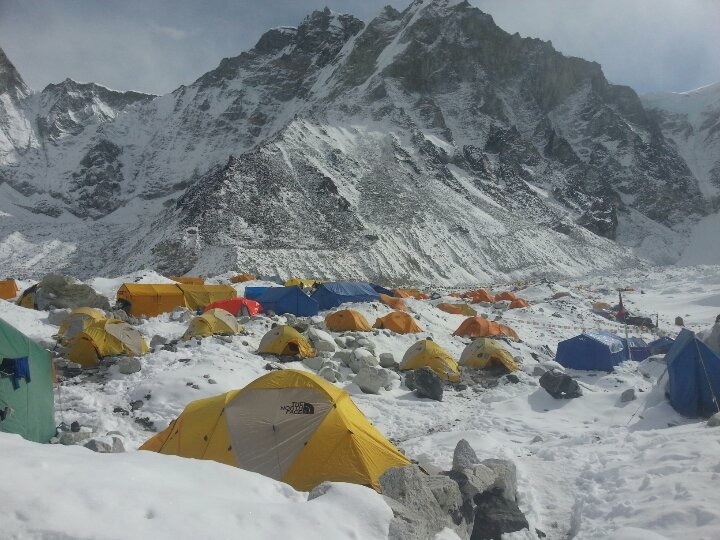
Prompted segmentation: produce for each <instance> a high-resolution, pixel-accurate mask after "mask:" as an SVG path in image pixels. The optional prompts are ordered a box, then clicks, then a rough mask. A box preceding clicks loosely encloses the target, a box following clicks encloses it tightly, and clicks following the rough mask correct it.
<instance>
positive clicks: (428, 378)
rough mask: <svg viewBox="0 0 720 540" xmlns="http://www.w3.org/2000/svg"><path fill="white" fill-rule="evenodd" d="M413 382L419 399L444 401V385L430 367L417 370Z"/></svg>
mask: <svg viewBox="0 0 720 540" xmlns="http://www.w3.org/2000/svg"><path fill="white" fill-rule="evenodd" d="M413 381H414V382H413V384H414V385H415V394H417V395H418V397H421V398H423V397H424V398H430V399H434V400H435V401H442V398H443V384H442V381H441V380H440V377H438V375H437V373H435V372H434V371H433V370H432V369H430V368H429V367H424V368H420V369H416V370H415V376H414V379H413Z"/></svg>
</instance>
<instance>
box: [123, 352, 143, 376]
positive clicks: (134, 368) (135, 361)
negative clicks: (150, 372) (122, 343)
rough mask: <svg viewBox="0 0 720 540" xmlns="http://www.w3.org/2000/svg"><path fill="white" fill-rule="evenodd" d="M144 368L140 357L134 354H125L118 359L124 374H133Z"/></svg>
mask: <svg viewBox="0 0 720 540" xmlns="http://www.w3.org/2000/svg"><path fill="white" fill-rule="evenodd" d="M141 369H142V364H141V363H140V359H139V358H135V357H134V356H124V357H122V358H121V359H120V360H118V371H120V373H122V374H123V375H132V374H133V373H137V372H138V371H140V370H141Z"/></svg>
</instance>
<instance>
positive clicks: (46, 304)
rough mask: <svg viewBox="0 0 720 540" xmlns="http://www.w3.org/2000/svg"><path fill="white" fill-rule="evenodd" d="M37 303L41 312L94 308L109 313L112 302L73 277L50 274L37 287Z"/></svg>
mask: <svg viewBox="0 0 720 540" xmlns="http://www.w3.org/2000/svg"><path fill="white" fill-rule="evenodd" d="M35 303H36V304H37V307H38V309H39V310H42V311H49V310H51V309H62V308H68V309H75V308H78V307H94V308H100V309H103V310H106V311H108V310H109V309H110V302H108V299H107V298H106V297H104V296H103V295H102V294H99V293H97V292H95V290H94V289H93V288H92V287H90V286H89V285H85V284H84V283H82V282H80V281H78V280H76V279H75V278H74V277H71V276H62V275H60V274H48V275H47V276H45V277H44V278H43V279H42V281H40V283H38V285H37V289H36V290H35Z"/></svg>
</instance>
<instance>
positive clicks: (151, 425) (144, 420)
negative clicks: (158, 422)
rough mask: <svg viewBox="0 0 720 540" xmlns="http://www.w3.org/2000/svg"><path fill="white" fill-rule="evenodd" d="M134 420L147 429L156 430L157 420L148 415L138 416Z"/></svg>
mask: <svg viewBox="0 0 720 540" xmlns="http://www.w3.org/2000/svg"><path fill="white" fill-rule="evenodd" d="M133 420H134V421H135V423H136V424H137V425H139V426H140V427H142V428H143V429H144V430H145V431H155V422H153V421H152V420H150V418H148V417H147V416H136V417H135V418H134V419H133Z"/></svg>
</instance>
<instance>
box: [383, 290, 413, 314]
mask: <svg viewBox="0 0 720 540" xmlns="http://www.w3.org/2000/svg"><path fill="white" fill-rule="evenodd" d="M380 301H381V302H382V303H383V304H385V305H386V306H390V307H391V308H393V309H395V310H398V311H407V306H406V305H405V301H404V300H403V299H402V298H395V297H394V296H388V295H387V294H380Z"/></svg>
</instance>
